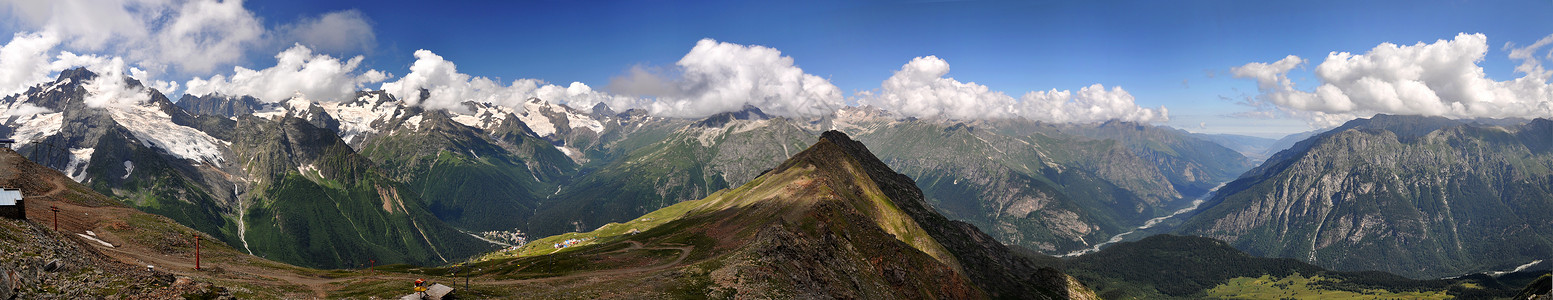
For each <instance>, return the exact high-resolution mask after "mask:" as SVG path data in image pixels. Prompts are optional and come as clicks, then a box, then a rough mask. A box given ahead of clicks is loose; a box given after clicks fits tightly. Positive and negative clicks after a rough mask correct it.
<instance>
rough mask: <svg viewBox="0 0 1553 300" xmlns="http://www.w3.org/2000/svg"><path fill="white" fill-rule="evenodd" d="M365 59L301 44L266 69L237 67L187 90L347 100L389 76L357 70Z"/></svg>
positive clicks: (192, 83) (190, 84)
mask: <svg viewBox="0 0 1553 300" xmlns="http://www.w3.org/2000/svg"><path fill="white" fill-rule="evenodd" d="M362 59H363V57H362V56H356V57H352V58H350V59H349V60H340V59H336V58H334V57H332V56H329V55H326V54H317V53H313V50H312V49H310V48H308V47H307V46H303V45H300V44H298V45H294V46H292V47H291V48H290V49H287V50H286V51H282V52H281V53H279V54H276V55H275V66H273V67H269V68H265V69H263V70H252V69H248V68H244V67H234V68H233V70H232V76H231V77H227V76H225V75H215V76H212V77H210V78H209V79H200V78H194V79H191V80H189V81H188V82H187V83H186V85H187V86H188V89H189V90H188V93H190V94H194V95H202V96H203V95H208V94H212V93H219V94H225V95H249V96H254V97H255V98H258V99H259V100H261V101H266V102H277V101H281V100H285V99H288V98H291V97H292V96H293V95H296V94H301V95H303V96H304V97H306V98H307V99H312V100H325V101H337V100H348V99H350V98H351V96H352V95H353V94H354V93H355V91H356V90H359V89H361V88H362V87H363V86H365V85H366V84H369V83H376V82H381V81H383V80H384V79H387V78H388V74H386V73H383V72H380V71H377V70H366V71H362V72H358V71H357V68H358V67H359V66H360V65H361V61H362Z"/></svg>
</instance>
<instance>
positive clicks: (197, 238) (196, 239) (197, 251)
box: [194, 234, 202, 270]
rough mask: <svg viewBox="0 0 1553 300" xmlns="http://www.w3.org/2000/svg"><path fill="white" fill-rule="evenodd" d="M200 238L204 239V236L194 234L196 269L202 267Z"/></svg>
mask: <svg viewBox="0 0 1553 300" xmlns="http://www.w3.org/2000/svg"><path fill="white" fill-rule="evenodd" d="M200 239H202V238H201V237H200V236H199V235H197V234H196V235H194V269H195V270H199V269H200Z"/></svg>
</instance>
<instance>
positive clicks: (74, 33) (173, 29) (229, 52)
mask: <svg viewBox="0 0 1553 300" xmlns="http://www.w3.org/2000/svg"><path fill="white" fill-rule="evenodd" d="M244 3H245V2H244V1H242V0H225V1H221V0H50V1H33V0H0V17H4V19H5V21H6V22H8V23H11V24H14V25H16V26H17V28H18V29H21V30H23V31H29V32H37V33H36V34H40V35H43V36H48V37H53V38H55V39H58V40H59V42H58V43H56V45H57V46H56V47H61V48H62V49H57V50H70V51H77V52H79V53H92V54H96V55H105V56H116V57H122V58H123V59H124V60H125V61H126V62H128V63H129V65H132V66H135V67H136V68H134V69H140V70H144V71H143V72H141V73H140V74H132V75H134V76H135V77H136V78H137V79H140V80H142V81H146V83H147V85H149V86H152V87H155V88H157V89H163V91H164V92H167V93H174V92H176V91H174V90H175V89H177V87H178V84H177V83H174V82H168V81H160V80H157V78H155V76H159V75H167V74H183V75H205V74H209V73H210V72H212V71H216V70H217V69H220V68H224V67H227V66H232V65H237V64H241V63H243V62H245V60H246V59H247V57H248V56H247V55H248V54H249V52H250V51H254V50H258V51H270V50H267V49H280V48H281V47H284V46H285V45H289V44H292V43H301V44H303V45H316V46H315V47H314V48H313V49H321V51H340V52H344V51H351V50H356V49H369V48H370V47H369V46H370V44H374V43H376V38H375V35H374V34H373V32H372V28H371V25H370V24H369V22H368V21H367V20H366V18H365V17H364V16H363V15H361V13H360V12H357V11H354V10H348V11H339V12H332V13H327V14H324V15H320V16H318V17H315V18H302V19H301V20H300V21H298V22H297V23H295V24H281V25H278V27H276V28H273V29H272V28H268V27H266V26H265V25H264V22H262V20H261V19H260V18H259V17H258V16H257V15H256V14H255V13H254V12H253V11H250V10H248V9H246V8H244V7H243V5H244ZM53 50H54V49H50V50H45V52H50V53H53V52H52V51H53ZM48 56H51V55H50V54H43V55H42V57H48ZM0 84H6V82H0Z"/></svg>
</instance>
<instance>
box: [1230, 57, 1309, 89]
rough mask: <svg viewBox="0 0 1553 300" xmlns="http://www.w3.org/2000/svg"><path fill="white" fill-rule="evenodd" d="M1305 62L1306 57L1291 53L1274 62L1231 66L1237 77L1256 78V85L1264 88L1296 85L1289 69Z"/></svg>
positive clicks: (1231, 70) (1231, 71)
mask: <svg viewBox="0 0 1553 300" xmlns="http://www.w3.org/2000/svg"><path fill="white" fill-rule="evenodd" d="M1302 64H1305V59H1303V58H1300V57H1299V56H1294V55H1290V56H1287V57H1284V58H1283V59H1280V60H1278V61H1277V62H1274V63H1270V64H1268V63H1249V64H1246V65H1244V66H1239V67H1234V68H1230V70H1229V71H1230V73H1233V74H1235V77H1236V78H1254V79H1256V85H1257V87H1259V88H1263V89H1273V88H1278V87H1284V86H1292V85H1294V82H1293V81H1290V80H1289V76H1288V73H1289V70H1293V69H1294V68H1295V67H1299V66H1300V65H1302Z"/></svg>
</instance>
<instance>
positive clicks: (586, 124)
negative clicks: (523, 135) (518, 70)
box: [518, 98, 604, 137]
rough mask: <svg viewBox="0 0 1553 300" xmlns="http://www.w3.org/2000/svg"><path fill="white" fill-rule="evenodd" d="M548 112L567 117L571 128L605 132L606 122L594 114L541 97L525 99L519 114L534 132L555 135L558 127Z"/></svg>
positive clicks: (541, 134)
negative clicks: (594, 116) (547, 100)
mask: <svg viewBox="0 0 1553 300" xmlns="http://www.w3.org/2000/svg"><path fill="white" fill-rule="evenodd" d="M547 113H559V114H561V115H562V116H563V117H564V118H566V124H567V125H569V127H571V129H578V128H587V129H588V130H592V131H593V132H595V133H602V132H604V123H603V122H599V120H596V119H594V118H593V117H592V116H589V115H587V114H582V113H578V111H577V110H576V109H572V108H571V107H570V106H566V105H564V104H554V103H550V102H546V101H544V100H541V99H539V98H529V100H528V101H524V102H523V112H522V113H520V114H518V118H519V119H522V120H523V123H527V124H528V127H529V129H532V130H534V134H537V135H539V136H541V137H543V136H549V135H554V134H555V133H556V131H557V130H558V129H557V128H556V126H555V123H554V122H551V120H550V117H549V116H547V115H546V114H547Z"/></svg>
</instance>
